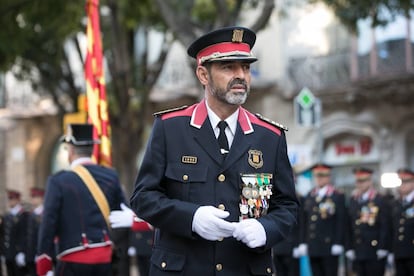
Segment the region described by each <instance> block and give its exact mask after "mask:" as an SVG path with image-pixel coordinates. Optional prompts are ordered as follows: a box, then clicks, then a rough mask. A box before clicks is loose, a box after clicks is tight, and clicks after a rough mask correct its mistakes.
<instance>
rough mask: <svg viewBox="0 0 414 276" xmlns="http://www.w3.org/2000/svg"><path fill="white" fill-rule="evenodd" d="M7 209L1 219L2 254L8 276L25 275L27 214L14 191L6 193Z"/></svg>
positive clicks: (18, 194)
mask: <svg viewBox="0 0 414 276" xmlns="http://www.w3.org/2000/svg"><path fill="white" fill-rule="evenodd" d="M7 201H8V206H9V209H8V211H7V213H6V214H5V216H4V217H3V250H4V252H3V254H4V259H5V262H6V268H7V275H8V276H21V275H26V273H27V266H26V255H25V250H26V246H27V234H26V233H27V225H28V218H29V212H27V210H25V208H24V207H23V205H22V202H21V194H20V192H19V191H16V190H8V191H7Z"/></svg>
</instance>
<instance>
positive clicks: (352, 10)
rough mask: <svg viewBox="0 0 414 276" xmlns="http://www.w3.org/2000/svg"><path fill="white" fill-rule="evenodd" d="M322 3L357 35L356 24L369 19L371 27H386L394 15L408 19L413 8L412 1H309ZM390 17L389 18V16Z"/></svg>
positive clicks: (413, 3)
mask: <svg viewBox="0 0 414 276" xmlns="http://www.w3.org/2000/svg"><path fill="white" fill-rule="evenodd" d="M311 2H323V3H325V4H326V5H327V6H329V7H330V8H332V10H333V11H334V13H335V14H336V16H337V17H338V18H339V20H340V21H341V23H342V24H344V25H345V26H346V27H347V28H348V29H349V30H350V31H351V32H353V33H357V22H358V20H360V19H366V18H371V19H372V27H377V26H384V25H387V24H388V23H389V22H390V21H391V20H392V19H393V17H394V16H395V15H398V14H402V15H404V16H407V17H409V12H410V10H412V9H413V8H414V2H413V1H412V0H311ZM390 15H391V16H390Z"/></svg>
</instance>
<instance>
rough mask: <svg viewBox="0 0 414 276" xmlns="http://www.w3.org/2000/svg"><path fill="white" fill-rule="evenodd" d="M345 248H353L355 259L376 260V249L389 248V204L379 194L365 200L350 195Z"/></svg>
mask: <svg viewBox="0 0 414 276" xmlns="http://www.w3.org/2000/svg"><path fill="white" fill-rule="evenodd" d="M348 218H349V228H348V231H347V238H346V241H347V242H346V249H347V250H348V249H353V250H355V259H356V260H377V259H378V258H377V253H376V252H377V250H378V249H384V250H389V237H390V231H389V230H390V227H389V223H390V221H389V204H388V202H387V200H386V199H385V198H384V197H383V196H382V195H380V194H378V193H376V192H375V193H374V194H373V195H372V196H370V198H368V199H367V200H360V199H359V198H355V197H351V198H350V200H349V207H348Z"/></svg>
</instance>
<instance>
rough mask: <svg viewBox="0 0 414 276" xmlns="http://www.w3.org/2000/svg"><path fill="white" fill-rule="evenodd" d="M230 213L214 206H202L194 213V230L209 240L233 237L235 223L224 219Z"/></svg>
mask: <svg viewBox="0 0 414 276" xmlns="http://www.w3.org/2000/svg"><path fill="white" fill-rule="evenodd" d="M229 215H230V213H229V212H227V211H223V210H220V209H218V208H216V207H213V206H201V207H199V208H198V209H197V211H196V212H195V213H194V217H193V225H192V230H193V231H194V232H196V233H197V234H199V235H200V236H201V237H202V238H204V239H206V240H209V241H217V240H220V239H222V238H227V237H231V235H232V234H233V231H234V225H233V224H232V223H231V222H228V221H225V220H224V218H226V217H228V216H229Z"/></svg>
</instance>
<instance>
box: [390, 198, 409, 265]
mask: <svg viewBox="0 0 414 276" xmlns="http://www.w3.org/2000/svg"><path fill="white" fill-rule="evenodd" d="M392 226H393V227H392V229H393V234H392V237H393V239H392V241H393V242H392V251H393V253H394V257H395V258H396V259H399V258H414V201H411V202H408V203H403V202H402V201H401V200H395V201H394V202H393V206H392Z"/></svg>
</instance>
